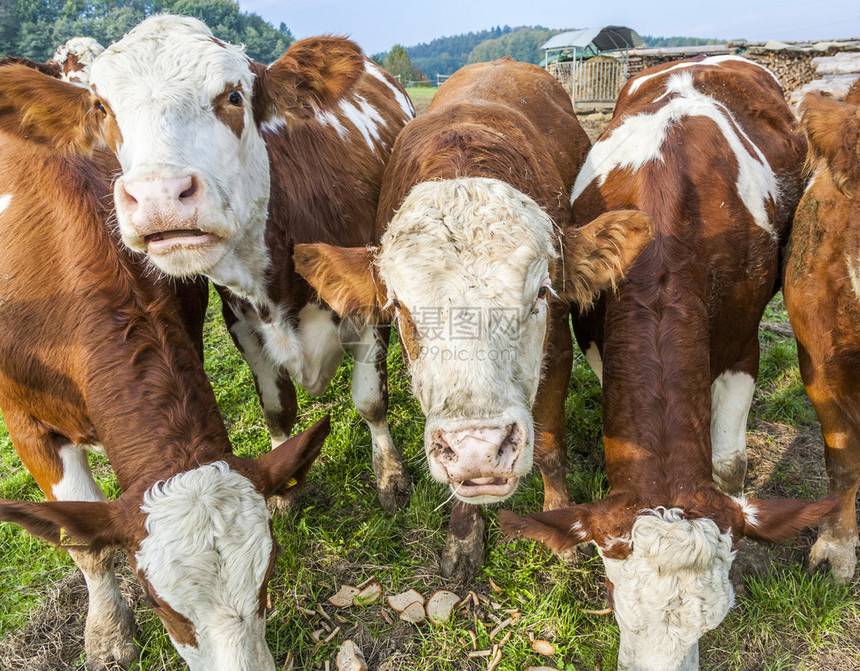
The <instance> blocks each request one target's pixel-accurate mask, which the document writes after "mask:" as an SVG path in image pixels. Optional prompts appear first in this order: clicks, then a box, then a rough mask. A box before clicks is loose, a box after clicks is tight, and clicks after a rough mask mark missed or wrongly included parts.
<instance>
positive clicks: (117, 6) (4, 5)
mask: <svg viewBox="0 0 860 671" xmlns="http://www.w3.org/2000/svg"><path fill="white" fill-rule="evenodd" d="M157 12H172V13H174V14H185V15H188V16H194V17H196V18H198V19H201V20H202V21H203V22H204V23H206V24H207V25H208V26H209V27H210V28H211V29H212V32H213V34H214V35H215V36H216V37H219V38H220V39H223V40H226V41H228V42H232V43H234V44H244V45H245V47H246V51H247V53H248V55H249V56H250V57H251V58H253V59H254V60H257V61H260V62H263V63H270V62H272V61H274V60H277V59H278V58H280V57H281V56H282V55H283V53H284V52H285V51H286V50H287V47H289V45H290V44H292V42H293V41H294V39H293V35H292V33H290V31H289V29H288V28H287V26H286V25H284V24H283V23H282V24H281V25H280V27H278V28H275V27H273V26H272V25H271V24H269V23H267V22H266V21H264V20H263V19H262V18H261V17H260V16H258V15H257V14H248V13H246V12H242V11H240V9H239V5H238V3H236V2H234V1H233V0H0V56H3V55H11V56H24V57H26V58H30V59H32V60H36V61H44V60H46V59H48V58H50V56H51V55H52V54H53V53H54V49H56V47H57V46H58V45H60V44H62V43H63V42H65V41H66V40H68V39H69V38H71V37H78V36H87V37H93V38H95V39H96V40H98V41H99V42H101V43H102V44H104V45H105V46H107V45H108V44H111V43H112V42H116V41H117V40H119V39H120V38H121V37H122V36H123V35H125V33H127V32H128V31H129V30H131V29H132V28H133V27H134V26H136V25H137V24H138V23H140V22H141V21H143V19H145V18H146V17H147V16H150V15H151V14H154V13H157Z"/></svg>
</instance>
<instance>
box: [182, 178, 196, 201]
mask: <svg viewBox="0 0 860 671" xmlns="http://www.w3.org/2000/svg"><path fill="white" fill-rule="evenodd" d="M195 193H197V177H195V176H194V175H192V176H191V185H190V186H189V187H188V188H187V189H185V191H183V192H182V193H180V194H179V200H185V199H187V198H193V197H194V194H195Z"/></svg>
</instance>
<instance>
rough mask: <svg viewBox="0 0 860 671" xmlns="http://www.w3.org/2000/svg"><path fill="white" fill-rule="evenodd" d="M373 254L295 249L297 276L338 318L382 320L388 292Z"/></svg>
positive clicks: (331, 248) (330, 247)
mask: <svg viewBox="0 0 860 671" xmlns="http://www.w3.org/2000/svg"><path fill="white" fill-rule="evenodd" d="M375 253H376V250H375V249H373V248H369V247H336V246H334V245H326V244H323V243H316V244H311V245H296V246H295V249H294V250H293V262H294V263H295V268H296V272H297V273H298V274H299V275H301V276H302V277H304V278H305V280H307V282H308V284H310V285H311V286H312V287H313V288H314V290H316V292H317V294H318V295H319V297H320V298H321V299H322V300H324V301H325V302H326V303H328V304H329V305H330V306H331V309H332V310H334V311H335V312H336V313H337V314H339V315H340V316H341V317H352V316H356V315H358V316H363V317H366V318H369V319H385V317H386V310H384V309H383V306H384V304H385V303H386V302H387V298H386V296H387V289H386V287H385V284H384V283H383V282H382V280H381V279H380V278H379V273H378V271H377V269H376V266H375V265H374V263H373V261H374V256H375Z"/></svg>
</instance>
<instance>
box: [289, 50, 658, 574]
mask: <svg viewBox="0 0 860 671" xmlns="http://www.w3.org/2000/svg"><path fill="white" fill-rule="evenodd" d="M588 146H589V142H588V138H587V137H586V135H585V132H584V131H583V130H582V128H581V126H580V125H579V122H578V121H577V119H576V115H575V114H574V112H573V108H572V106H571V104H570V98H569V96H567V94H566V93H565V91H564V90H563V89H562V87H561V86H560V85H559V84H558V83H557V82H556V81H555V80H554V79H553V77H551V76H550V75H548V74H547V73H546V72H545V71H543V70H542V69H541V68H538V67H537V66H534V65H529V64H526V63H517V62H515V61H512V60H510V59H503V60H500V61H495V62H493V63H484V64H478V65H471V66H468V67H465V68H463V69H461V70H459V71H458V72H456V73H455V74H454V75H453V76H452V77H451V78H450V79H449V80H448V81H446V82H445V84H444V85H442V86H441V87H440V89H439V91H438V92H437V93H436V96H435V97H434V99H433V102H432V104H431V105H430V109H429V111H428V113H427V114H425V115H423V116H420V117H418V118H416V119H415V120H414V121H412V122H410V123H409V124H408V125H407V126H406V128H405V129H404V130H403V132H402V133H401V134H400V136H399V137H398V139H397V142H396V144H395V147H394V151H393V153H392V155H391V160H390V162H389V164H388V167H387V168H386V171H385V177H384V179H383V185H382V195H381V196H380V205H379V213H378V216H377V234H378V236H380V245H379V247H378V248H377V249H367V248H364V247H362V248H353V249H343V248H338V247H334V246H331V245H324V244H316V245H298V246H297V247H296V251H295V254H294V258H295V262H296V268H297V270H298V271H299V272H300V273H301V274H302V275H304V276H305V277H306V278H307V280H308V281H309V282H310V283H311V285H312V286H313V287H314V288H316V289H317V291H318V292H319V294H320V296H321V297H322V298H323V299H324V300H326V301H327V302H328V303H329V304H330V305H332V306H333V307H334V308H335V309H336V310H337V311H338V312H339V313H341V314H342V315H345V316H349V315H353V314H356V313H364V314H365V316H373V314H374V313H376V316H379V313H382V316H384V317H385V318H388V317H390V316H394V317H396V319H397V326H398V329H399V332H400V338H401V342H402V344H403V349H404V352H405V356H406V360H407V363H408V368H409V372H410V376H411V380H412V389H413V391H414V393H415V395H416V397H417V398H418V401H419V402H420V404H421V408H422V410H423V412H424V415H425V417H426V420H427V421H426V425H425V429H424V447H425V451H426V454H427V461H428V464H429V467H430V474H431V475H432V476H433V478H435V479H436V480H438V481H440V482H443V483H446V484H448V485H450V487H451V490H452V492H453V495H454V496H456V497H457V499H458V502H457V503H455V506H454V510H453V513H452V520H451V527H450V529H449V533H448V543H447V547H446V549H445V553H444V555H443V563H442V568H443V572H444V573H446V574H448V575H451V574H454V573H457V574H459V575H468V574H469V573H471V572H472V571H473V570H474V568H475V566H476V565H477V564H479V563H481V562H482V561H483V534H482V530H483V522H482V520H481V517H480V510H479V509H478V508H477V507H476V506H475V505H470V504H483V503H491V502H496V501H502V500H504V499H506V498H507V497H509V496H510V495H511V494H512V493H513V492H514V490H515V489H516V487H517V483H518V481H519V478H521V477H522V476H524V475H525V474H527V473H528V472H529V471H530V470H531V467H532V463H533V455H534V461H536V462H537V464H538V465H539V466H540V468H541V470H542V472H543V475H544V482H545V507H547V508H554V507H559V506H564V505H567V504H568V502H569V497H568V491H567V486H566V483H565V477H564V475H565V462H566V440H565V420H564V401H565V397H566V395H567V384H568V378H569V376H570V369H571V363H572V357H573V353H572V339H571V334H570V326H569V320H568V315H569V312H570V309H571V301H574V302H576V303H578V304H579V305H583V304H588V303H589V302H590V301H591V299H592V296H593V294H594V293H597V292H599V291H600V290H602V289H604V288H607V287H609V286H612V285H614V284H615V283H616V282H617V280H618V279H619V278H620V276H621V275H622V274H623V271H624V269H626V267H627V266H628V265H629V264H630V262H631V261H632V260H633V258H635V256H636V254H637V253H638V252H639V251H640V250H641V249H642V248H643V247H644V246H645V245H647V244H648V241H649V240H650V222H649V221H648V219H647V217H645V216H643V215H642V214H641V213H637V212H633V213H629V212H621V213H611V214H608V215H604V216H603V217H600V218H599V220H598V221H595V222H594V223H592V224H590V225H589V226H588V227H585V228H583V229H582V230H581V231H579V232H578V233H577V234H576V235H573V236H570V237H569V238H565V231H566V230H567V229H569V228H570V208H569V205H568V202H567V201H568V194H569V191H570V188H571V186H572V185H573V181H574V179H575V177H576V173H577V171H578V170H579V167H580V165H581V164H582V161H583V159H584V158H585V155H586V152H587V151H588ZM559 296H560V297H559ZM576 309H577V310H578V309H579V307H577V308H576ZM533 408H534V417H533V416H532V412H533V410H532V409H533ZM536 436H537V441H535V437H536ZM535 443H536V445H535Z"/></svg>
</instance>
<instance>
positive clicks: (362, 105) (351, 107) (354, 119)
mask: <svg viewBox="0 0 860 671" xmlns="http://www.w3.org/2000/svg"><path fill="white" fill-rule="evenodd" d="M340 111H341V112H342V113H343V115H344V116H345V117H346V118H347V119H348V120H349V122H350V123H351V124H352V125H353V126H355V128H356V129H357V130H358V131H359V132H360V133H361V135H362V137H364V141H365V142H367V146H368V147H370V150H371V151H373V152H375V151H376V143H378V142H379V127H380V126H383V125H385V120H384V119H383V118H382V115H381V114H380V113H379V112H378V111H377V110H375V109H374V108H373V106H372V105H371V104H370V103H368V102H367V100H365V99H364V98H362V97H361V96H355V99H354V100H344V101H342V102H341V103H340Z"/></svg>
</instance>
